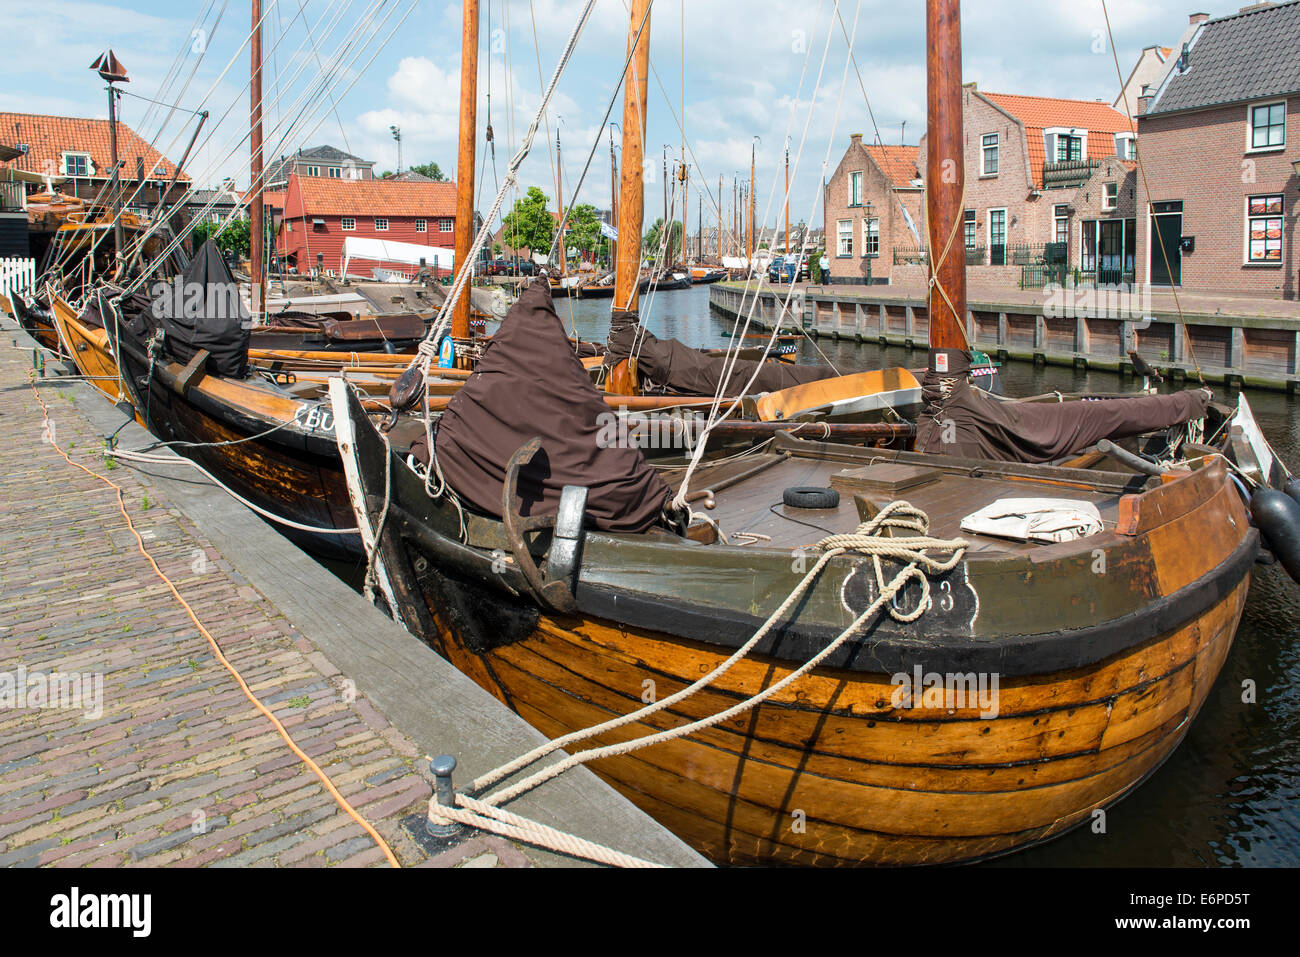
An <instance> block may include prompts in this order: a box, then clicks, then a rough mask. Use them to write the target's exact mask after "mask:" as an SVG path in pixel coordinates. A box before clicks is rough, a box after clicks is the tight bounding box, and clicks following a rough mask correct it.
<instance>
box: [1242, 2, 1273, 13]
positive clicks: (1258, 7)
mask: <svg viewBox="0 0 1300 957" xmlns="http://www.w3.org/2000/svg"><path fill="white" fill-rule="evenodd" d="M1271 6H1273V0H1261V2H1260V3H1252V4H1251V5H1250V6H1248V7H1242V8H1241V9H1240V10H1238V11H1237V12H1238V13H1254V12H1255V11H1256V10H1263V9H1264V8H1265V7H1271Z"/></svg>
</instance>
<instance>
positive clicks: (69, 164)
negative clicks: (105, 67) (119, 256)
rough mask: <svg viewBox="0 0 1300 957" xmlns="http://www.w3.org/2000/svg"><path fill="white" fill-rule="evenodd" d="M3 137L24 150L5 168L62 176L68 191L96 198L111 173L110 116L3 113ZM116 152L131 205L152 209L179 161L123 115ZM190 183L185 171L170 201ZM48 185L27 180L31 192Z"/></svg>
mask: <svg viewBox="0 0 1300 957" xmlns="http://www.w3.org/2000/svg"><path fill="white" fill-rule="evenodd" d="M0 136H2V137H3V139H4V142H6V143H9V144H11V145H13V146H14V147H15V149H17V150H18V151H19V153H20V154H21V155H19V156H17V157H15V158H14V159H11V160H9V161H8V162H5V163H4V164H3V167H4V168H6V169H15V170H23V171H26V172H28V173H35V174H37V175H40V176H50V177H53V178H54V179H55V180H58V179H62V180H63V183H62V184H61V185H60V187H59V188H60V189H61V190H62V191H63V192H64V193H66V194H67V195H69V196H77V197H79V198H81V199H86V200H91V199H94V198H96V197H97V196H99V194H100V191H101V190H102V189H103V187H104V184H105V183H107V182H108V180H109V178H110V177H111V176H112V174H113V162H112V151H111V149H110V129H109V123H108V120H88V119H80V118H77V117H71V116H46V115H42V114H37V113H0ZM117 156H118V160H119V161H121V162H122V163H123V166H122V171H121V173H120V174H119V181H120V182H122V183H123V184H124V187H125V194H124V200H126V201H127V203H126V205H127V208H128V209H134V210H139V211H141V212H146V211H152V210H153V209H154V208H156V207H157V205H158V201H159V199H160V194H161V193H162V191H163V190H164V189H165V188H166V187H167V183H168V182H169V181H170V180H171V178H172V176H173V175H174V174H175V173H176V166H175V164H174V163H172V162H171V161H170V160H169V159H167V157H165V156H163V155H162V154H161V153H159V152H158V151H157V150H155V149H154V148H153V147H152V146H150V145H149V144H148V143H146V142H145V141H144V140H143V139H142V138H141V137H140V136H139V135H138V134H137V133H136V132H135V130H133V129H131V127H129V126H127V125H126V124H125V123H123V122H122V121H121V120H119V121H118V123H117ZM189 182H190V180H189V177H188V176H186V175H185V174H184V173H181V175H180V177H179V178H178V180H177V184H176V186H174V187H173V188H172V191H171V192H170V193H168V197H167V198H168V201H169V202H174V201H176V200H178V199H179V198H180V196H181V194H182V193H184V192H185V191H186V190H187V189H188V188H189ZM44 188H45V187H44V186H43V185H39V184H29V191H36V190H43V189H44ZM137 188H138V190H137Z"/></svg>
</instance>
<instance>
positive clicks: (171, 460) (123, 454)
mask: <svg viewBox="0 0 1300 957" xmlns="http://www.w3.org/2000/svg"><path fill="white" fill-rule="evenodd" d="M99 454H100V455H103V456H104V457H105V458H113V459H117V458H120V459H123V460H125V461H127V462H144V463H145V464H147V465H188V466H190V467H191V468H195V469H198V470H199V471H200V472H202V473H203V474H204V475H205V476H206V477H207V478H208V480H209V481H211V482H212V484H213V485H215V486H217V488H219V489H221V490H222V491H223V492H225V493H226V494H227V495H229V496H230V497H231V498H233V499H234V500H235V501H236V502H239V503H240V504H241V505H243V506H245V507H246V508H248V509H251V510H252V511H254V512H256V513H257V514H258V515H261V516H262V517H263V518H265V519H266V520H267V521H271V522H275V523H276V524H279V525H284V526H285V527H286V528H296V529H297V530H298V531H300V532H312V533H313V534H316V535H358V534H360V532H361V529H360V528H358V527H357V526H355V525H354V526H352V527H351V528H325V527H324V526H321V525H304V524H303V523H302V522H295V521H293V520H292V519H289V518H285V517H284V516H282V515H276V514H275V513H274V512H271V511H268V510H267V509H264V508H262V507H261V506H260V505H257V504H256V503H254V502H250V501H249V500H248V499H246V498H244V497H243V496H242V495H240V494H239V493H238V492H236V491H235V490H234V489H232V488H230V487H229V486H227V485H226V484H225V483H223V482H222V481H221V479H219V478H217V477H216V476H215V475H213V474H212V473H211V472H209V471H208V470H207V469H205V468H204V467H203V466H202V465H200V464H199V463H198V462H195V461H193V460H192V459H187V458H186V457H185V456H183V455H176V456H172V457H167V456H163V455H147V454H145V453H143V452H132V451H128V450H123V449H103V450H101V451H100V453H99ZM74 464H75V463H74Z"/></svg>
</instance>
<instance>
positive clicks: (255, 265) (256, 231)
mask: <svg viewBox="0 0 1300 957" xmlns="http://www.w3.org/2000/svg"><path fill="white" fill-rule="evenodd" d="M252 10H253V33H252V36H251V37H250V39H249V43H248V51H249V70H250V74H251V75H250V84H249V127H250V129H249V136H248V148H249V163H248V179H249V184H248V185H249V189H250V190H251V191H252V193H253V198H252V199H251V200H250V201H249V203H248V227H249V246H248V253H249V256H248V258H249V272H248V277H249V290H248V296H249V299H250V300H251V306H252V313H253V320H254V321H255V322H258V321H260V320H261V317H262V314H263V313H262V309H263V303H264V302H265V290H266V276H265V274H264V271H263V269H262V262H263V259H264V258H265V253H266V251H265V249H263V239H264V238H265V236H266V227H265V226H264V225H263V221H264V219H263V210H262V185H263V184H262V0H252Z"/></svg>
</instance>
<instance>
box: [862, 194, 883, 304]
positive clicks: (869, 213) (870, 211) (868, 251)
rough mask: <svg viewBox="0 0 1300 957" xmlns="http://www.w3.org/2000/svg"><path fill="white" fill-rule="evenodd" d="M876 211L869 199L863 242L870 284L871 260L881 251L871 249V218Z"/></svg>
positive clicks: (868, 282) (869, 283) (869, 282)
mask: <svg viewBox="0 0 1300 957" xmlns="http://www.w3.org/2000/svg"><path fill="white" fill-rule="evenodd" d="M875 212H876V207H875V206H873V205H872V203H871V200H867V235H866V237H865V238H864V239H863V240H862V244H863V245H864V246H865V247H866V249H865V250H864V252H866V254H867V285H868V286H870V285H871V260H873V259H875V258H876V256H877V255H879V252H880V251H879V248H877V250H876V252H874V253H873V252H872V251H871V220H872V217H873V216H874V215H875Z"/></svg>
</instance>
